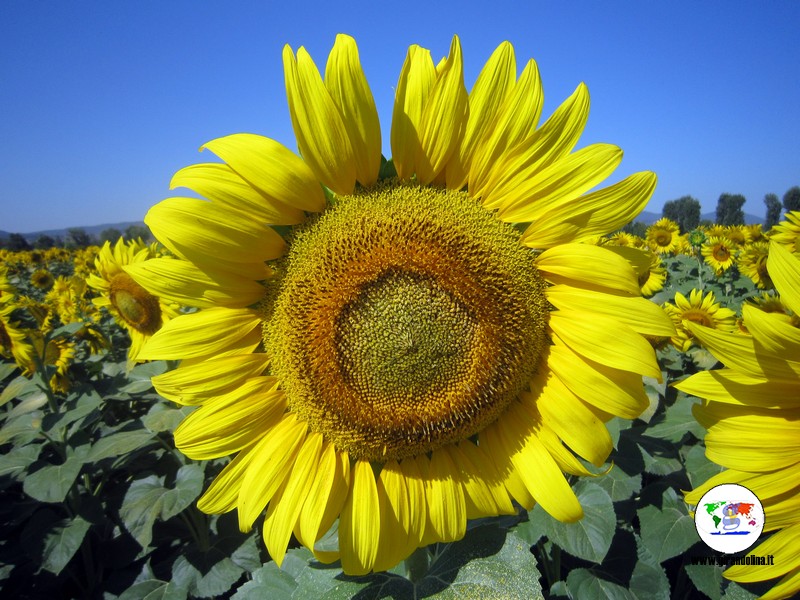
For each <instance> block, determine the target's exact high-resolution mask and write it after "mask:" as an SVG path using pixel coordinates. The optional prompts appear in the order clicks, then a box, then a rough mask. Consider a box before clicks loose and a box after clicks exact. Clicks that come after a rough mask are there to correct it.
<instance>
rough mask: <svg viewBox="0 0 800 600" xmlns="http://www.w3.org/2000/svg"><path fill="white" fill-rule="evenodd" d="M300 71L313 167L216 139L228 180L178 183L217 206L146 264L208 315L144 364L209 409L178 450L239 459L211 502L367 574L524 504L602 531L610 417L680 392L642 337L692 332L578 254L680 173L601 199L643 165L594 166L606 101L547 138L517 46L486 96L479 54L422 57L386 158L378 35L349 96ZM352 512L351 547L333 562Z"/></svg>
mask: <svg viewBox="0 0 800 600" xmlns="http://www.w3.org/2000/svg"><path fill="white" fill-rule="evenodd" d="M283 59H284V67H285V75H286V79H285V83H286V90H287V95H288V100H289V109H290V114H291V118H292V124H293V127H294V131H295V135H296V138H297V143H298V146H299V150H300V154H301V155H302V158H300V157H298V156H297V155H295V154H294V153H292V152H291V151H290V150H288V149H287V148H285V147H283V146H281V145H280V144H278V143H277V142H275V141H273V140H270V139H268V138H264V137H260V136H256V135H250V134H238V135H232V136H228V137H225V138H221V139H217V140H213V141H211V142H209V143H207V144H206V145H205V146H204V147H205V148H206V149H208V150H211V151H212V152H214V153H215V154H217V155H218V156H219V157H220V158H221V159H222V160H223V161H224V162H223V163H209V164H199V165H193V166H190V167H187V168H185V169H183V170H181V171H179V172H178V173H177V174H176V175H175V177H174V179H173V181H172V186H173V187H186V188H190V189H192V190H193V191H194V192H195V193H197V194H199V195H200V196H203V197H204V198H207V199H208V200H203V199H195V198H169V199H167V200H164V201H163V202H161V203H160V204H158V205H156V206H155V207H153V208H152V209H151V210H150V211H149V212H148V214H147V216H146V218H145V222H146V223H147V225H148V226H149V227H150V229H151V231H152V232H153V233H154V235H155V236H156V238H157V239H159V240H160V241H161V242H162V243H163V244H164V245H165V246H166V247H167V248H168V249H169V250H171V251H172V252H173V253H174V254H175V255H176V256H177V257H178V259H177V260H170V259H165V258H162V259H154V260H150V261H146V262H142V263H137V264H133V265H129V266H128V268H127V272H128V273H129V274H130V275H131V276H132V277H133V278H134V279H135V280H136V281H137V282H138V283H140V284H141V285H142V286H143V287H144V288H146V289H147V290H148V291H149V292H150V293H152V294H155V295H159V296H161V297H164V298H168V299H172V300H174V301H176V302H180V303H182V304H186V305H188V306H195V307H198V308H200V309H201V310H200V311H198V312H196V313H189V314H185V315H181V316H178V317H176V318H175V319H173V320H171V321H170V322H168V323H166V324H165V325H164V327H163V328H162V329H161V330H159V331H158V332H156V333H155V334H154V335H153V337H152V338H151V339H150V340H149V341H148V342H147V343H146V344H145V345H144V347H143V348H142V351H141V352H140V354H139V357H140V358H142V359H175V360H181V361H182V362H181V364H180V365H179V367H178V368H177V369H175V370H173V371H170V372H167V373H165V374H163V375H159V376H157V377H154V378H153V383H154V384H155V386H156V389H157V390H158V391H159V393H161V394H162V395H163V396H165V397H166V398H168V399H171V400H174V401H176V402H179V403H182V404H188V405H199V408H198V409H197V410H196V411H195V412H193V413H191V414H190V415H189V416H188V417H187V418H186V419H185V420H184V421H183V422H182V423H181V425H180V426H179V427H178V429H177V430H176V431H175V441H176V444H177V446H178V447H179V448H180V449H181V450H182V451H183V452H184V453H185V454H186V455H187V456H189V457H191V458H193V459H199V460H202V459H212V458H218V457H223V456H228V455H231V454H236V457H235V458H234V459H233V460H232V461H231V462H230V463H229V464H228V465H227V466H226V467H225V469H224V470H223V471H222V472H221V473H220V474H219V476H218V477H217V478H216V480H215V481H214V483H213V484H212V485H211V487H210V488H209V489H208V490H207V491H206V492H205V494H204V495H203V496H202V497H201V499H200V501H199V507H200V508H201V509H202V510H203V511H205V512H209V513H216V512H226V511H230V510H233V509H238V516H239V525H240V528H241V529H242V530H244V531H247V530H249V529H250V528H251V527H252V526H253V523H254V521H255V520H256V518H257V517H258V516H259V515H260V514H261V513H262V512H263V511H264V510H265V509H266V517H265V520H264V524H263V534H264V536H263V537H264V540H265V543H266V546H267V549H268V550H269V552H270V554H271V555H272V557H273V559H274V560H275V561H276V562H277V563H278V564H280V563H281V561H282V560H283V557H284V555H285V552H286V548H287V545H288V543H289V540H290V538H291V536H292V533H294V535H295V536H296V538H297V539H298V540H299V542H300V543H301V544H303V545H304V546H306V547H308V548H309V549H311V550H312V551H313V552H314V553H315V555H316V557H317V558H318V559H319V560H322V561H325V562H330V561H334V560H336V559H340V560H341V564H342V568H343V570H344V571H345V572H346V573H349V574H363V573H367V572H369V571H380V570H384V569H387V568H391V567H392V566H393V565H395V564H396V563H397V562H398V561H400V560H403V559H404V558H406V557H407V556H409V555H410V553H412V552H413V551H414V550H415V549H416V548H419V547H423V546H426V545H428V544H431V543H434V542H440V541H453V540H457V539H459V538H461V537H462V536H463V535H464V533H465V529H466V523H467V519H472V518H478V517H485V516H496V515H499V514H510V513H514V512H515V508H514V504H513V501H516V502H517V503H518V504H520V505H522V506H524V507H526V508H531V507H532V506H533V504H534V502H538V503H539V504H541V506H542V507H543V508H544V509H545V510H547V511H549V512H550V514H552V515H553V516H554V517H556V518H557V519H560V520H562V521H575V520H577V519H580V518H581V516H582V514H583V513H582V508H581V506H580V504H579V503H578V501H577V499H576V497H575V495H574V493H573V492H572V490H571V488H570V486H569V484H568V483H567V481H566V479H565V477H564V474H563V473H564V472H567V473H572V474H584V475H585V474H587V473H588V471H587V470H586V469H585V467H584V466H583V465H582V463H581V462H580V461H579V460H578V459H577V457H576V456H575V454H577V455H579V456H581V457H583V458H585V459H587V460H588V461H589V462H591V463H593V464H595V465H601V464H603V462H604V461H605V458H606V457H607V456H608V453H609V452H610V450H611V447H612V442H611V438H610V436H609V433H608V431H607V430H606V428H605V426H604V424H603V422H604V421H606V420H608V419H609V418H611V416H612V415H622V416H625V417H626V418H633V417H635V416H636V415H638V414H640V412H641V411H642V410H643V409H644V408H645V407H646V406H647V397H646V395H645V394H644V391H643V388H642V382H641V376H642V375H643V374H644V375H648V376H652V377H660V370H659V368H658V365H657V363H656V360H655V354H654V352H653V350H652V348H651V347H650V346H649V344H648V343H647V342H646V341H645V339H644V337H643V335H642V334H650V335H672V334H673V333H674V331H673V329H672V327H671V324H670V323H669V320H668V319H667V318H666V316H665V315H664V314H663V311H661V310H660V308H659V307H658V306H656V305H654V304H652V303H650V302H648V301H647V300H645V299H643V298H641V297H639V287H638V284H637V282H636V275H635V272H634V270H633V267H632V266H631V264H630V263H629V262H628V261H627V260H625V259H624V258H623V257H621V256H620V255H618V254H616V253H614V252H612V251H610V250H607V249H605V248H603V247H598V246H593V245H589V244H582V243H579V242H581V241H583V240H588V239H593V238H594V236H597V235H599V234H607V233H609V232H611V231H614V230H616V229H618V228H619V227H621V226H622V225H623V224H625V223H626V222H628V221H629V220H630V219H631V218H632V217H633V216H635V215H636V214H637V213H638V212H639V211H640V210H642V208H643V207H644V206H645V204H646V203H647V201H648V199H649V198H650V196H651V194H652V192H653V189H654V185H655V180H656V179H655V175H653V174H652V173H648V172H644V173H637V174H634V175H631V176H630V177H628V178H626V179H624V180H622V181H620V182H619V183H617V184H615V185H612V186H610V187H606V188H603V189H599V190H596V191H593V192H591V193H587V192H588V191H589V190H590V189H591V188H594V187H595V186H597V184H598V183H600V182H601V181H602V180H603V179H605V178H606V177H607V176H608V175H609V174H610V173H611V172H612V171H613V169H614V168H615V167H616V166H617V164H618V162H619V159H620V158H621V153H620V151H619V149H618V148H616V147H614V146H609V145H605V144H597V145H591V146H588V147H585V148H583V149H582V150H579V151H577V152H572V149H573V147H574V146H575V144H576V143H577V140H578V136H579V135H580V132H581V131H582V129H583V127H584V124H585V121H586V117H587V114H588V108H589V104H588V94H587V91H586V88H585V86H584V85H580V86H578V88H577V89H576V90H575V92H574V94H573V95H572V96H571V97H570V98H569V99H568V100H567V101H566V102H564V103H563V104H562V105H561V106H560V107H559V108H558V109H557V110H556V111H555V113H554V114H553V115H552V116H551V117H550V118H549V119H548V120H547V121H546V122H545V123H544V124H542V125H541V126H540V127H537V123H538V120H539V116H540V112H541V107H542V90H541V84H540V80H539V75H538V70H537V67H536V63H535V62H533V61H530V62H528V63H527V65H526V67H525V69H524V70H523V72H522V74H521V76H520V77H519V78H517V76H516V62H515V57H514V52H513V48H512V46H511V45H510V44H509V43H507V42H506V43H503V44H501V45H500V46H499V47H498V48H497V50H496V51H495V52H494V53H493V54H492V56H491V58H490V59H489V61H488V62H487V63H486V65H485V67H484V68H483V70H482V71H481V73H480V75H479V77H478V79H477V81H476V83H475V85H474V87H473V89H472V92H471V93H470V94H467V91H466V89H465V87H464V80H463V66H462V58H461V46H460V43H459V40H458V38H457V37H455V38H454V39H453V42H452V45H451V48H450V54H449V57H448V58H447V59H446V60H444V61H442V62H441V63H440V64H439V65H438V67H437V66H435V65H434V63H433V61H432V60H431V56H430V52H429V51H428V50H426V49H423V48H421V47H419V46H412V47H411V48H410V49H409V51H408V54H407V57H406V60H405V63H404V65H403V68H402V71H401V74H400V78H399V81H398V84H397V88H396V90H397V91H396V97H395V105H394V114H393V120H392V128H391V146H392V151H393V154H394V159H393V162H392V163H383V164H382V159H381V154H380V148H381V141H380V140H381V137H380V128H379V123H378V116H377V110H376V107H375V104H374V101H373V98H372V94H371V92H370V90H369V87H368V85H367V82H366V79H365V76H364V74H363V71H362V69H361V66H360V62H359V57H358V50H357V48H356V44H355V41H354V40H353V39H352V38H350V37H348V36H344V35H340V36H338V37H337V38H336V43H335V44H334V46H333V50H332V51H331V54H330V56H329V58H328V63H327V67H326V70H325V77H324V80H323V78H322V76H321V75H320V73H319V72H318V70H317V68H316V66H315V65H314V63H313V61H312V59H311V57H310V56H309V55H308V53H307V52H306V51H305V49H303V48H300V49H299V50H298V51H297V54H295V53H294V52H293V51H292V50H291V49H290V48H289V47H286V48H285V49H284V55H283ZM395 172H396V174H395ZM320 184H322V185H320ZM512 224H513V225H512ZM273 225H284V226H286V225H290V226H292V233H291V234H290V235H288V236H287V237H286V238H284V237H282V236H281V235H279V233H278V231H277V230H276V229H274V228H273V227H272V226H273ZM565 444H566V445H565ZM568 448H569V449H571V450H572V451H573V452H574V453H575V454H573V452H570V450H569V449H568ZM337 518H338V519H339V524H338V539H339V548H338V550H337V551H335V552H323V551H321V550H319V549H316V548H315V543H316V542H317V541H318V540H319V539H320V538H321V537H322V536H323V535H324V534H325V533H326V532H327V531H328V529H330V528H331V526H332V525H333V524H334V522H335V520H336V519H337Z"/></svg>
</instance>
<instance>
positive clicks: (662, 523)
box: [636, 488, 699, 563]
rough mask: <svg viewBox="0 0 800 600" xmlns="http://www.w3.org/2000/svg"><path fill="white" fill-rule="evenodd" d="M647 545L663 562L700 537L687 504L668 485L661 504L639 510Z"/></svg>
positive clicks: (691, 544)
mask: <svg viewBox="0 0 800 600" xmlns="http://www.w3.org/2000/svg"><path fill="white" fill-rule="evenodd" d="M636 512H637V514H638V515H639V523H640V525H641V535H642V542H643V543H644V546H645V548H647V550H648V551H649V552H650V553H651V554H652V555H653V556H654V557H655V559H656V560H657V561H658V562H659V563H662V562H664V561H665V560H667V559H669V558H672V557H673V556H677V555H679V554H682V553H684V552H686V550H688V549H689V548H691V547H692V546H693V545H694V544H696V543H697V542H698V541H699V536H698V535H697V530H696V529H695V526H694V521H693V520H692V518H691V517H690V516H689V513H688V510H687V508H686V504H684V502H683V501H682V500H679V499H678V495H677V493H676V492H675V490H673V489H671V488H669V489H667V490H666V491H665V492H664V493H663V495H662V508H661V509H658V508H657V507H656V506H645V507H643V508H640V509H639V510H638V511H636Z"/></svg>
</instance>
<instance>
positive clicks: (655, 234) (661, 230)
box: [647, 217, 680, 254]
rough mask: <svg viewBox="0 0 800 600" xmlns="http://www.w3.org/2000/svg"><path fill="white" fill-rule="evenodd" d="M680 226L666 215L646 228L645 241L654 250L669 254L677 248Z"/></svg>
mask: <svg viewBox="0 0 800 600" xmlns="http://www.w3.org/2000/svg"><path fill="white" fill-rule="evenodd" d="M679 237H680V227H679V226H678V224H677V223H676V222H675V221H671V220H670V219H667V218H666V217H664V218H662V219H659V220H658V221H656V222H655V223H653V224H652V225H651V226H650V227H648V228H647V243H648V244H649V245H650V248H651V249H652V250H653V251H654V252H658V253H659V254H670V253H671V252H675V250H676V249H677V248H678V243H679V242H678V238H679Z"/></svg>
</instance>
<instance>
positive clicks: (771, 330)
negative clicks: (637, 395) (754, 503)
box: [676, 242, 800, 599]
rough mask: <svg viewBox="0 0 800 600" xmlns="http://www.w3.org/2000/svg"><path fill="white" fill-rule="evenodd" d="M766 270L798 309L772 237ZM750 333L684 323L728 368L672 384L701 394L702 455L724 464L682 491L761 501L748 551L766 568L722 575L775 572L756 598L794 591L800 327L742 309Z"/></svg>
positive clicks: (695, 498) (796, 265)
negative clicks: (724, 490)
mask: <svg viewBox="0 0 800 600" xmlns="http://www.w3.org/2000/svg"><path fill="white" fill-rule="evenodd" d="M767 268H768V270H769V274H770V276H771V277H772V280H773V281H774V282H775V287H776V288H777V290H778V291H779V292H780V294H781V299H782V301H783V302H784V303H785V304H786V305H788V306H789V308H790V309H791V310H792V311H793V312H794V314H800V259H798V258H797V257H795V256H792V255H791V254H790V253H789V252H788V251H787V250H786V249H784V248H783V247H781V246H780V245H779V244H777V243H775V242H773V243H772V244H771V245H770V252H769V259H768V260H767ZM742 312H743V314H744V319H745V324H746V326H747V329H748V331H749V332H750V333H751V336H752V337H748V336H741V335H735V334H726V333H722V332H719V331H714V330H712V329H706V328H702V327H696V326H692V325H690V327H691V329H692V331H693V333H694V334H695V336H696V337H697V339H699V340H700V341H701V342H702V343H703V345H704V346H706V347H707V348H708V349H709V350H710V351H711V352H712V353H713V354H714V356H716V357H717V358H718V359H719V360H720V361H722V362H723V363H724V364H725V365H726V367H727V368H725V369H720V370H716V371H706V372H702V373H698V374H696V375H693V376H691V377H690V378H688V379H686V380H685V381H683V382H681V383H679V384H678V385H677V386H676V387H678V388H679V389H681V390H683V391H684V392H686V393H687V394H692V395H695V396H699V397H700V398H705V399H706V402H705V403H704V404H703V405H702V406H697V407H696V408H695V416H696V417H697V419H698V421H699V422H700V423H701V424H702V425H703V426H705V427H706V428H707V429H708V433H707V434H706V438H705V444H706V455H707V456H708V458H709V459H711V460H713V461H714V462H716V463H718V464H720V465H722V466H724V467H727V470H726V471H723V472H722V473H720V474H719V475H715V476H714V477H712V478H711V479H709V480H708V481H706V482H705V483H704V484H703V485H701V486H700V487H698V488H697V489H695V490H693V491H692V492H691V493H689V494H688V495H687V496H686V502H688V503H689V504H697V502H699V500H700V498H701V497H702V496H703V494H704V493H705V492H706V491H707V490H709V489H710V488H712V487H713V486H715V485H719V484H722V483H738V484H740V485H743V486H745V487H747V488H748V489H750V490H752V491H753V492H754V493H755V494H756V496H758V498H759V499H760V500H761V502H762V504H763V505H764V513H765V517H766V518H765V525H764V531H765V532H767V531H775V532H776V533H774V534H773V535H772V536H771V537H770V538H769V539H767V540H766V541H764V542H763V543H761V544H760V545H759V546H758V547H757V548H755V549H754V550H753V551H752V552H753V553H754V554H758V555H769V554H771V555H774V556H775V560H774V563H775V564H774V565H772V566H756V567H753V566H747V565H742V566H734V567H730V568H729V569H727V570H726V571H725V572H724V573H723V574H724V575H725V577H727V578H728V579H732V580H734V581H738V582H741V583H749V582H755V581H765V580H768V579H774V578H776V577H782V579H781V580H780V581H778V582H777V583H776V584H775V586H773V587H772V589H770V590H769V591H768V592H767V593H766V594H764V595H763V596H761V598H762V599H776V598H790V597H796V595H797V594H798V593H800V329H797V328H796V327H792V326H791V325H790V324H789V323H787V322H786V321H785V320H784V319H782V318H781V317H782V315H780V314H779V313H767V312H763V311H761V310H759V309H757V308H755V307H754V306H752V305H745V306H744V307H743V308H742Z"/></svg>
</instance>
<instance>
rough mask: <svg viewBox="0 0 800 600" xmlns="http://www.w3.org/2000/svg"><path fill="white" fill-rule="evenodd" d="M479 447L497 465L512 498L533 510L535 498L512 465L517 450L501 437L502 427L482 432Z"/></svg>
mask: <svg viewBox="0 0 800 600" xmlns="http://www.w3.org/2000/svg"><path fill="white" fill-rule="evenodd" d="M501 418H502V417H501ZM478 447H479V448H483V449H484V450H485V454H486V455H487V456H489V458H490V459H491V460H492V462H493V463H494V464H495V466H496V468H497V471H498V473H499V474H500V476H501V477H502V478H503V485H504V486H505V487H506V490H508V493H509V494H510V495H511V497H512V498H513V499H514V500H515V501H516V502H517V504H519V505H520V506H522V507H523V508H525V510H531V509H532V508H533V505H534V504H535V502H534V500H533V496H532V495H531V493H530V492H529V491H528V488H527V486H526V485H525V483H524V482H523V481H522V477H521V476H520V474H519V473H518V472H517V469H516V468H515V467H514V465H513V464H512V463H511V455H512V454H513V452H514V451H515V448H514V447H513V446H512V445H509V444H507V441H506V439H505V438H504V436H503V435H501V432H500V427H499V426H497V425H496V424H495V425H492V426H489V427H487V428H486V429H484V430H483V431H481V433H480V436H479V441H478Z"/></svg>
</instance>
